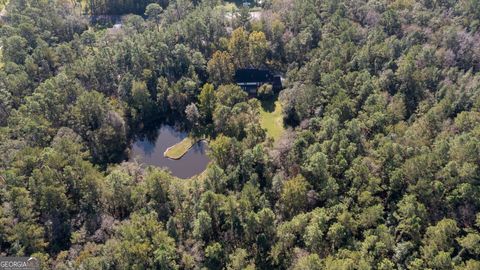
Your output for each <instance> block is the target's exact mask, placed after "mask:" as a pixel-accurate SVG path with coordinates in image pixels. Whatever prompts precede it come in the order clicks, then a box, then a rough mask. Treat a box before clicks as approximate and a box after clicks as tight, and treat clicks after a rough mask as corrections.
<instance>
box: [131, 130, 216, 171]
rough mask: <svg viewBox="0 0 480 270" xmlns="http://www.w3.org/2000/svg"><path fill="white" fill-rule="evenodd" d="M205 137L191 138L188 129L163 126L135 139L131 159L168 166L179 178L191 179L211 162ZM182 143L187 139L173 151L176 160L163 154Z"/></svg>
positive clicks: (141, 162)
mask: <svg viewBox="0 0 480 270" xmlns="http://www.w3.org/2000/svg"><path fill="white" fill-rule="evenodd" d="M204 140H205V139H203V138H202V139H198V138H197V139H196V138H192V137H189V136H188V132H186V131H179V130H178V129H176V128H175V127H174V126H172V125H161V126H160V127H159V128H157V129H156V130H155V131H153V132H151V133H150V132H149V133H145V134H144V136H138V137H135V138H134V141H133V142H132V146H131V151H130V155H129V159H131V160H137V161H138V162H139V163H140V164H144V165H146V166H156V167H159V168H163V169H167V170H169V171H170V172H171V173H172V175H173V176H175V177H177V178H181V179H189V178H191V177H193V176H195V175H198V174H201V173H202V172H203V171H204V170H205V168H206V167H207V165H208V163H209V162H210V159H209V158H208V156H207V154H206V151H207V150H208V144H207V143H202V142H201V141H204ZM181 142H184V143H183V145H182V147H180V148H178V149H175V150H176V151H174V152H173V154H175V155H174V157H176V158H177V159H172V158H168V157H166V156H165V155H164V153H165V152H166V151H167V149H170V150H171V149H172V147H173V146H176V145H178V144H180V143H181ZM199 142H200V143H199Z"/></svg>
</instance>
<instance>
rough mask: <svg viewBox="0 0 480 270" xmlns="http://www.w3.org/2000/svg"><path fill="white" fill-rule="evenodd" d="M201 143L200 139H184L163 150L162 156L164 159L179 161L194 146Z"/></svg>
mask: <svg viewBox="0 0 480 270" xmlns="http://www.w3.org/2000/svg"><path fill="white" fill-rule="evenodd" d="M200 141H202V139H198V138H192V137H186V138H184V139H183V140H182V141H180V142H179V143H177V144H175V145H172V146H170V147H168V148H167V150H165V152H164V153H163V156H164V157H166V158H170V159H174V160H179V159H181V158H182V157H183V156H184V155H185V154H186V153H187V152H188V150H190V148H192V147H193V146H194V145H195V144H197V143H199V142H200Z"/></svg>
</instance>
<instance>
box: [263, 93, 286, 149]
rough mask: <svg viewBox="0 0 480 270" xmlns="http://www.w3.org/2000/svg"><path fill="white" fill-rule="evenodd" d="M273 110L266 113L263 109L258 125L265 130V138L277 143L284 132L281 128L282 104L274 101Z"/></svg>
mask: <svg viewBox="0 0 480 270" xmlns="http://www.w3.org/2000/svg"><path fill="white" fill-rule="evenodd" d="M274 106H275V109H274V110H273V111H267V110H265V109H263V108H261V110H260V125H261V126H262V128H264V129H265V130H267V136H268V137H270V138H272V139H273V140H274V141H277V140H278V139H279V138H280V137H281V136H282V134H283V132H284V131H285V128H284V127H283V117H282V104H281V103H280V101H278V100H277V101H275V103H274Z"/></svg>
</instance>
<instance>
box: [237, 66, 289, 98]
mask: <svg viewBox="0 0 480 270" xmlns="http://www.w3.org/2000/svg"><path fill="white" fill-rule="evenodd" d="M235 82H236V83H237V85H238V86H240V87H241V88H242V89H243V90H245V91H246V92H248V93H249V94H253V95H255V94H257V89H258V88H259V87H260V86H262V85H264V84H270V85H272V89H273V91H274V92H278V91H280V90H281V89H282V79H281V77H280V76H279V75H273V74H272V72H270V71H269V70H266V69H256V68H242V69H238V70H237V71H236V72H235Z"/></svg>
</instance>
